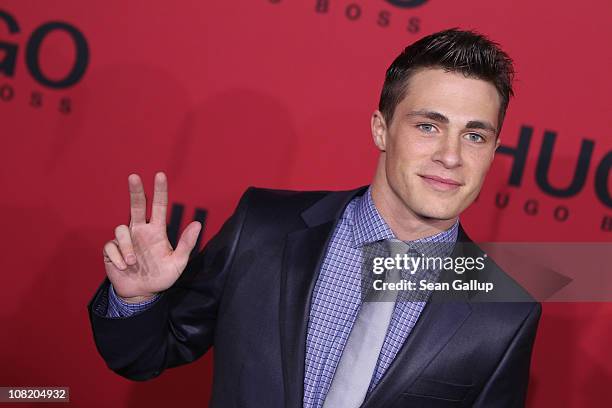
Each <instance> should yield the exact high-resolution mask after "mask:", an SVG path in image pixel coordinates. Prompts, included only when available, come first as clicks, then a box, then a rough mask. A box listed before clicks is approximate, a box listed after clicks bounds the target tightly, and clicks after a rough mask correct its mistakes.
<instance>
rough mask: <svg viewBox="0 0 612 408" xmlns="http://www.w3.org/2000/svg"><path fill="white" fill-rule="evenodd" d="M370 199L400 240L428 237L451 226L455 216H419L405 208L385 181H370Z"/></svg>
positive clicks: (455, 219)
mask: <svg viewBox="0 0 612 408" xmlns="http://www.w3.org/2000/svg"><path fill="white" fill-rule="evenodd" d="M372 200H373V201H374V205H375V206H376V209H377V210H378V212H379V213H380V215H381V217H382V218H383V219H384V220H385V222H386V223H387V225H389V228H391V231H393V234H394V235H395V236H396V237H397V238H398V239H401V240H402V241H414V240H417V239H421V238H425V237H430V236H432V235H436V234H438V233H440V232H442V231H446V230H447V229H449V228H451V227H452V226H453V224H455V222H456V221H457V217H455V218H453V219H450V220H439V219H433V218H425V217H421V216H419V215H418V214H415V213H414V212H413V211H412V210H410V209H409V208H407V207H406V206H405V205H404V203H403V201H402V200H401V199H400V198H399V197H398V196H397V195H396V194H395V193H394V192H393V190H391V188H390V187H389V186H388V184H386V183H377V182H376V180H375V181H374V183H372Z"/></svg>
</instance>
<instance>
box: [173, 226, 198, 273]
mask: <svg viewBox="0 0 612 408" xmlns="http://www.w3.org/2000/svg"><path fill="white" fill-rule="evenodd" d="M201 229H202V224H201V223H200V222H199V221H194V222H192V223H191V224H189V225H188V226H187V228H185V230H184V231H183V233H182V234H181V238H180V239H179V242H178V244H177V245H176V249H175V250H174V254H173V255H175V256H176V258H177V260H179V262H180V263H181V264H187V260H188V259H189V254H190V253H191V251H192V250H193V247H194V246H195V244H196V242H197V240H198V234H199V233H200V230H201ZM183 261H184V262H183Z"/></svg>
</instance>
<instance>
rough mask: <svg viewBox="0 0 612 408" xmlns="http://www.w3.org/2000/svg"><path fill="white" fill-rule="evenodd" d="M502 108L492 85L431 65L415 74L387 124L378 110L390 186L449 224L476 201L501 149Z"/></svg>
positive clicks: (377, 135)
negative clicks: (495, 155)
mask: <svg viewBox="0 0 612 408" xmlns="http://www.w3.org/2000/svg"><path fill="white" fill-rule="evenodd" d="M500 105H501V96H500V95H499V93H498V92H497V90H496V88H495V86H493V84H491V83H489V82H486V81H484V80H480V79H475V78H466V77H465V76H463V74H461V73H454V72H445V71H444V70H443V69H437V68H431V69H422V70H419V71H417V72H416V73H414V74H413V75H412V76H411V77H410V79H409V80H408V89H407V91H406V96H405V98H404V99H403V100H402V101H401V102H400V103H399V104H398V105H397V107H396V108H395V112H394V114H393V119H392V120H391V124H390V126H387V124H385V122H384V119H383V118H382V115H381V114H380V112H379V111H376V112H375V113H374V115H373V116H372V132H373V136H374V140H375V143H376V145H377V146H378V147H379V148H380V149H381V150H383V151H384V153H382V154H383V155H384V171H385V175H386V183H387V184H388V187H389V188H390V190H391V191H393V193H394V194H395V196H397V197H399V199H400V200H401V202H402V203H403V204H404V206H405V207H407V208H408V209H409V210H411V211H412V212H413V213H415V214H417V215H419V216H422V217H427V218H434V219H440V220H449V219H453V218H455V217H456V216H458V215H459V214H460V213H461V212H462V211H463V210H464V209H465V208H467V207H468V206H469V205H470V204H471V203H472V202H473V201H474V199H475V198H476V197H477V195H478V193H479V191H480V188H481V187H482V184H483V182H484V179H485V175H486V174H487V171H488V170H489V167H490V165H491V162H492V160H493V156H494V153H495V150H496V149H497V146H498V145H499V139H497V138H496V134H497V129H498V128H499V124H498V123H497V121H498V113H499V108H500Z"/></svg>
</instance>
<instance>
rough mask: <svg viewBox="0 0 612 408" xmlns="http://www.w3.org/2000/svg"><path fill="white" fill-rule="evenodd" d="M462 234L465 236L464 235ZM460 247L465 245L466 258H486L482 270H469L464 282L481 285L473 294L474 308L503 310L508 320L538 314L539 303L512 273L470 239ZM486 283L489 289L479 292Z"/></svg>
mask: <svg viewBox="0 0 612 408" xmlns="http://www.w3.org/2000/svg"><path fill="white" fill-rule="evenodd" d="M463 234H464V236H467V235H466V234H465V232H463ZM462 245H465V247H464V248H463V250H464V251H465V253H466V254H468V255H469V256H471V257H474V258H478V257H483V259H485V262H484V264H485V267H484V269H482V270H472V271H470V273H468V274H467V275H468V276H466V278H467V279H466V280H468V281H469V280H475V281H476V282H478V283H480V284H482V285H483V286H481V287H480V289H479V290H477V291H475V292H473V293H472V296H471V297H470V302H471V303H472V304H473V305H480V306H482V307H483V308H484V309H488V310H489V311H491V312H493V311H499V310H504V311H505V312H504V313H508V314H507V315H506V317H507V318H511V316H512V315H514V314H518V315H520V316H523V317H524V316H525V315H528V314H531V313H536V314H538V315H539V314H540V312H541V308H542V307H541V303H540V302H539V301H538V300H537V299H535V298H534V296H533V295H532V294H531V293H529V291H528V290H527V289H526V288H525V287H524V286H523V284H521V283H520V282H519V281H517V280H516V279H515V278H514V275H515V273H513V271H507V270H505V269H504V268H503V267H502V266H500V265H499V264H498V263H497V262H495V259H494V258H493V257H491V256H488V254H486V252H485V251H484V250H483V249H482V248H481V247H480V246H479V245H478V244H477V243H475V242H474V241H472V240H471V239H470V238H467V239H465V240H464V241H463V242H462ZM485 284H490V288H492V289H491V290H486V289H482V288H484V285H485Z"/></svg>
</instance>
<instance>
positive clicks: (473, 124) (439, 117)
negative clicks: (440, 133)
mask: <svg viewBox="0 0 612 408" xmlns="http://www.w3.org/2000/svg"><path fill="white" fill-rule="evenodd" d="M406 116H421V117H424V118H427V119H431V120H435V121H438V122H440V123H449V122H450V121H449V120H448V118H447V117H446V116H444V115H443V114H441V113H440V112H435V111H430V110H426V109H421V110H416V111H410V112H408V113H407V114H406ZM465 127H466V128H467V129H481V130H487V131H489V132H493V133H494V134H497V129H495V126H493V125H492V124H490V123H489V122H486V121H481V120H470V121H469V122H468V123H467V124H466V125H465Z"/></svg>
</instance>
